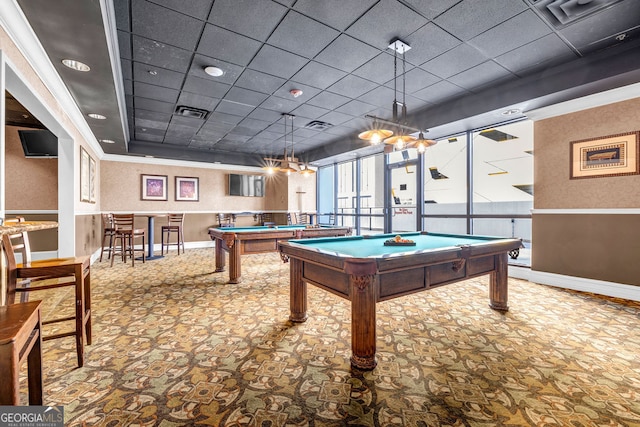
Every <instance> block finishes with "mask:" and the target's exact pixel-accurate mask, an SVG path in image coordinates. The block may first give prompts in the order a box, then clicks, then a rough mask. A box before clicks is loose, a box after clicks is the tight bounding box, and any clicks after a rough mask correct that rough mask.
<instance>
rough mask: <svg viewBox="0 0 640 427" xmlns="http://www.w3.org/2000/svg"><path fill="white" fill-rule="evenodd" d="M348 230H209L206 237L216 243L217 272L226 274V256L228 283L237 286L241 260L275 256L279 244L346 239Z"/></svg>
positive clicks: (295, 227) (281, 227)
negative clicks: (294, 241) (249, 255)
mask: <svg viewBox="0 0 640 427" xmlns="http://www.w3.org/2000/svg"><path fill="white" fill-rule="evenodd" d="M350 234H351V227H336V226H317V225H314V226H308V225H277V226H268V227H267V226H255V227H221V228H209V237H211V240H213V241H215V254H216V271H217V272H220V271H224V270H225V252H228V253H229V283H240V281H241V280H242V268H241V263H240V256H241V255H244V254H256V253H263V252H275V251H277V250H278V243H279V242H283V241H286V240H289V239H304V238H312V237H334V236H347V235H350Z"/></svg>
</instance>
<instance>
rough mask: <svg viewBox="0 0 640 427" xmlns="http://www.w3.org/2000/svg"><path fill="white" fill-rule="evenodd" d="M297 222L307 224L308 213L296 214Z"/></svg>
mask: <svg viewBox="0 0 640 427" xmlns="http://www.w3.org/2000/svg"><path fill="white" fill-rule="evenodd" d="M298 224H305V225H306V224H309V214H306V213H301V214H298Z"/></svg>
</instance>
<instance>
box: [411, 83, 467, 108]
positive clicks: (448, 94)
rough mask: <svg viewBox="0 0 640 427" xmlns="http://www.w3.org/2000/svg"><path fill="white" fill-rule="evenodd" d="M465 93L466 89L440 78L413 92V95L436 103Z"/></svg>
mask: <svg viewBox="0 0 640 427" xmlns="http://www.w3.org/2000/svg"><path fill="white" fill-rule="evenodd" d="M465 93H468V91H467V90H466V89H464V88H461V87H460V86H457V85H455V84H453V83H451V82H449V81H446V80H441V81H439V82H438V83H435V84H433V85H431V86H428V87H426V88H424V89H421V90H419V91H417V92H415V93H414V94H413V95H414V96H415V97H416V98H420V99H422V100H425V101H428V102H430V103H436V102H439V101H443V100H445V99H449V98H452V97H454V96H460V95H463V94H465Z"/></svg>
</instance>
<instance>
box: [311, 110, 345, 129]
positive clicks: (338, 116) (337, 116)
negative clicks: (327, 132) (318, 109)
mask: <svg viewBox="0 0 640 427" xmlns="http://www.w3.org/2000/svg"><path fill="white" fill-rule="evenodd" d="M352 118H353V116H351V115H348V114H344V113H338V112H337V111H331V112H329V113H327V114H325V115H324V116H322V117H319V120H322V121H323V122H327V123H331V124H332V125H334V126H336V125H340V124H342V123H344V122H346V121H348V120H351V119H352Z"/></svg>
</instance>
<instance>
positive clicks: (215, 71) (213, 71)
mask: <svg viewBox="0 0 640 427" xmlns="http://www.w3.org/2000/svg"><path fill="white" fill-rule="evenodd" d="M204 72H205V73H207V74H209V75H210V76H213V77H220V76H221V75H223V74H224V71H222V70H221V69H220V68H218V67H214V66H211V65H210V66H208V67H204Z"/></svg>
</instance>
